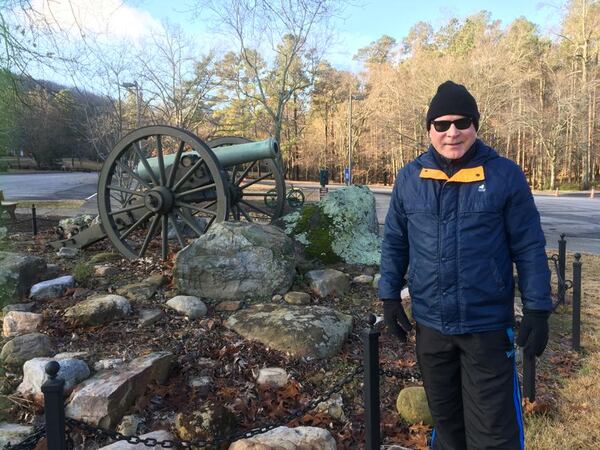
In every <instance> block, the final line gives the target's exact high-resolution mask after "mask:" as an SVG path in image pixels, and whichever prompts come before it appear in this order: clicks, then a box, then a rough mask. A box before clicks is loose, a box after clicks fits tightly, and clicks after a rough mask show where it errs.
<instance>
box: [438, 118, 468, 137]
mask: <svg viewBox="0 0 600 450" xmlns="http://www.w3.org/2000/svg"><path fill="white" fill-rule="evenodd" d="M431 123H432V124H433V128H435V131H437V132H438V133H441V132H443V131H448V130H449V129H450V125H452V124H454V126H455V127H456V128H457V129H459V130H466V129H467V128H469V127H470V126H471V124H472V123H473V119H471V118H470V117H463V118H461V119H456V120H434V121H433V122H431Z"/></svg>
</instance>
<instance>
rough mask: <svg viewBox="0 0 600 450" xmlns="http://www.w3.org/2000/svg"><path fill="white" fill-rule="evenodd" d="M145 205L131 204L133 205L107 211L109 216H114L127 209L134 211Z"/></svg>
mask: <svg viewBox="0 0 600 450" xmlns="http://www.w3.org/2000/svg"><path fill="white" fill-rule="evenodd" d="M145 207H146V205H144V204H143V203H142V204H140V205H133V206H128V207H127V208H123V209H117V210H116V211H111V212H109V213H108V215H109V216H114V215H116V214H121V213H124V212H128V211H134V210H136V209H142V208H145Z"/></svg>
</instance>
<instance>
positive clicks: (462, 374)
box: [417, 324, 524, 450]
mask: <svg viewBox="0 0 600 450" xmlns="http://www.w3.org/2000/svg"><path fill="white" fill-rule="evenodd" d="M417 358H418V361H419V366H420V367H421V373H422V375H423V384H424V386H425V393H426V394H427V402H428V403H429V408H430V410H431V415H432V416H433V421H434V424H435V428H434V430H433V436H432V443H431V448H432V449H433V450H492V449H493V450H522V449H524V441H523V421H522V415H521V397H520V391H519V381H518V378H517V374H516V370H515V357H514V348H513V344H512V330H510V331H509V330H498V331H488V332H483V333H471V334H462V335H455V336H452V335H444V334H441V333H439V332H438V331H436V330H433V329H431V328H428V327H425V326H423V325H419V324H417Z"/></svg>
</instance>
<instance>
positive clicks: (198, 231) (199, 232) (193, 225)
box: [180, 214, 214, 236]
mask: <svg viewBox="0 0 600 450" xmlns="http://www.w3.org/2000/svg"><path fill="white" fill-rule="evenodd" d="M180 217H181V219H182V220H183V221H184V222H185V224H186V225H187V226H188V227H190V228H191V229H192V230H194V233H196V234H197V235H198V236H202V234H203V233H204V231H202V230H201V229H200V228H198V224H196V223H194V221H193V220H190V219H188V218H187V217H186V216H185V214H181V215H180ZM213 219H214V217H213ZM209 223H210V222H209Z"/></svg>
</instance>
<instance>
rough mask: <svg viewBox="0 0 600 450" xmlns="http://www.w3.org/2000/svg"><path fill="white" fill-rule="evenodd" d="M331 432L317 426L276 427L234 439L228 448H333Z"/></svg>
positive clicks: (278, 449)
mask: <svg viewBox="0 0 600 450" xmlns="http://www.w3.org/2000/svg"><path fill="white" fill-rule="evenodd" d="M336 448H337V447H336V443H335V439H334V438H333V436H332V435H331V433H330V432H329V431H327V430H325V429H323V428H317V427H296V428H288V427H277V428H275V429H273V430H271V431H267V432H266V433H262V434H259V435H256V436H254V437H251V438H248V439H241V440H239V441H235V442H234V443H233V444H231V445H230V446H229V450H280V449H281V450H284V449H285V450H288V449H289V450H296V449H298V450H300V449H319V450H335V449H336Z"/></svg>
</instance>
